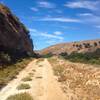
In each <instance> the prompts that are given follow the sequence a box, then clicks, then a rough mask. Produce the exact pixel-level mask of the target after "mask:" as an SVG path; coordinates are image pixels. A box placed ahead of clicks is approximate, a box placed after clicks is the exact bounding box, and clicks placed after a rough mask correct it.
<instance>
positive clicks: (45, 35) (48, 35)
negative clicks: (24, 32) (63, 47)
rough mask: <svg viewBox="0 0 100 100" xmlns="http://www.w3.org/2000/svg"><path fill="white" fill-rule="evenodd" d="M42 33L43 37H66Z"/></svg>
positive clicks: (61, 38)
mask: <svg viewBox="0 0 100 100" xmlns="http://www.w3.org/2000/svg"><path fill="white" fill-rule="evenodd" d="M40 35H41V36H43V37H47V38H54V39H59V40H63V39H64V38H63V37H61V36H57V35H55V34H48V33H41V34H40Z"/></svg>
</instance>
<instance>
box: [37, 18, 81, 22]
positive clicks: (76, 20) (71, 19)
mask: <svg viewBox="0 0 100 100" xmlns="http://www.w3.org/2000/svg"><path fill="white" fill-rule="evenodd" d="M38 21H54V22H80V20H79V19H74V18H65V17H45V18H41V19H39V20H38Z"/></svg>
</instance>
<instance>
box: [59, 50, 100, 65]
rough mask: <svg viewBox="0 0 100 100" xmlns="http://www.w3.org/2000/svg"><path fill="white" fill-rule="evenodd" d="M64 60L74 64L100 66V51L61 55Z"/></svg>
mask: <svg viewBox="0 0 100 100" xmlns="http://www.w3.org/2000/svg"><path fill="white" fill-rule="evenodd" d="M60 56H62V57H63V58H64V59H67V60H70V61H73V62H83V63H90V64H100V49H97V50H96V51H95V52H93V53H89V52H88V53H85V54H83V53H72V54H70V55H68V54H66V53H63V55H62V54H60Z"/></svg>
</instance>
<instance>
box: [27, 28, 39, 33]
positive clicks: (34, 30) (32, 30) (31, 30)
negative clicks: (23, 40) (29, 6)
mask: <svg viewBox="0 0 100 100" xmlns="http://www.w3.org/2000/svg"><path fill="white" fill-rule="evenodd" d="M29 31H30V32H37V30H36V29H33V28H29Z"/></svg>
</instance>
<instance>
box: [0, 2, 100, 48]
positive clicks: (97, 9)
mask: <svg viewBox="0 0 100 100" xmlns="http://www.w3.org/2000/svg"><path fill="white" fill-rule="evenodd" d="M0 2H2V3H4V4H5V5H7V6H8V7H9V8H10V9H11V10H12V12H13V13H14V14H15V15H16V16H17V17H19V18H20V20H21V22H23V23H24V24H25V25H26V27H27V28H28V29H29V30H30V35H31V38H32V39H33V43H34V46H35V49H43V48H45V47H48V46H50V45H54V44H57V43H62V42H71V41H79V40H89V39H99V38H100V0H0Z"/></svg>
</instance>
